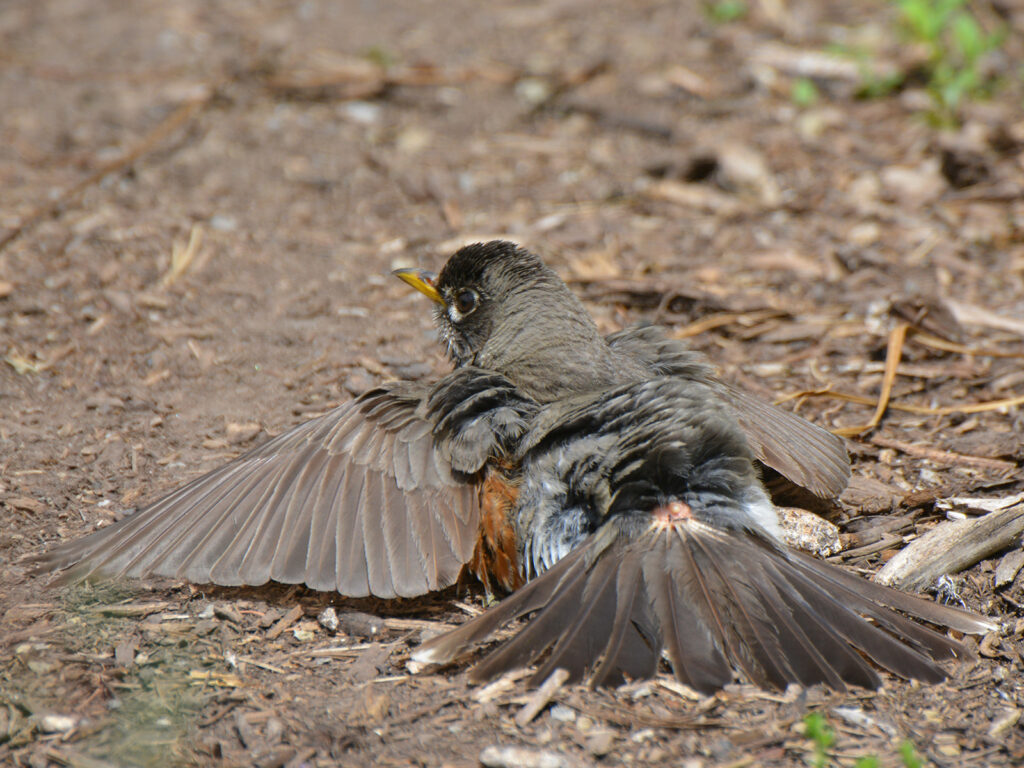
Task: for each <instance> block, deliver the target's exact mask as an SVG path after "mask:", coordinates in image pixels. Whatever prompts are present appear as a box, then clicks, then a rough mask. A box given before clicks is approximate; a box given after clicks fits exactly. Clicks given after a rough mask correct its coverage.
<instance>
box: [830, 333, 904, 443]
mask: <svg viewBox="0 0 1024 768" xmlns="http://www.w3.org/2000/svg"><path fill="white" fill-rule="evenodd" d="M908 330H910V324H909V323H900V324H899V325H897V326H896V327H895V328H893V329H892V333H890V334H889V344H888V347H887V348H886V351H885V373H884V375H883V376H882V391H881V392H879V393H878V404H877V405H876V406H875V413H874V415H873V416H872V417H871V420H870V421H868V422H867V423H866V424H862V425H861V426H859V427H843V428H842V429H836V430H833V431H834V432H835V433H836V434H837V435H840V436H841V437H854V436H856V435H861V434H864V433H865V432H870V431H871V430H872V429H874V428H875V427H877V426H878V423H879V422H880V421H881V420H882V416H884V415H885V411H886V409H887V408H888V407H889V398H890V397H891V396H892V385H893V383H894V382H895V381H896V369H897V368H898V367H899V364H900V358H902V357H903V345H904V343H905V342H906V340H907V331H908Z"/></svg>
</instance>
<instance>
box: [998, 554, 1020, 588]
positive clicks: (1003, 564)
mask: <svg viewBox="0 0 1024 768" xmlns="http://www.w3.org/2000/svg"><path fill="white" fill-rule="evenodd" d="M1022 566H1024V549H1017V550H1014V551H1013V552H1008V553H1007V554H1005V555H1003V558H1002V560H1000V561H999V565H997V566H996V575H995V586H997V587H1005V586H1006V585H1007V584H1009V583H1010V582H1012V581H1013V580H1014V579H1015V578H1017V574H1018V573H1019V572H1020V569H1021V567H1022Z"/></svg>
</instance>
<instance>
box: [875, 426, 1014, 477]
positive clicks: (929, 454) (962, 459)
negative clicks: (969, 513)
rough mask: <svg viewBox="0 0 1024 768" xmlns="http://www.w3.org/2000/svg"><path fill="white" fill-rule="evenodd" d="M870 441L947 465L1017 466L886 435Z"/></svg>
mask: <svg viewBox="0 0 1024 768" xmlns="http://www.w3.org/2000/svg"><path fill="white" fill-rule="evenodd" d="M871 442H872V443H874V444H875V445H878V446H881V447H882V448H894V449H896V450H897V451H900V452H902V453H905V454H907V455H908V456H917V457H919V458H922V459H930V460H931V461H934V462H935V463H937V464H946V465H948V466H967V467H978V468H979V469H991V470H994V471H998V472H1006V471H1012V470H1014V469H1016V468H1017V462H1015V461H1006V460H1004V459H990V458H987V457H985V456H967V455H964V454H962V453H951V452H949V451H940V450H938V449H937V448H928V447H926V446H923V445H914V444H913V443H905V442H903V441H902V440H892V439H890V438H888V437H881V436H879V435H876V436H874V437H872V438H871Z"/></svg>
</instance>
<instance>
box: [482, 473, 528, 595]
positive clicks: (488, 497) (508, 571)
mask: <svg viewBox="0 0 1024 768" xmlns="http://www.w3.org/2000/svg"><path fill="white" fill-rule="evenodd" d="M486 472H487V475H486V477H485V478H484V481H483V483H481V485H480V512H481V520H480V539H479V541H477V544H476V550H474V552H473V558H472V560H470V562H469V569H470V570H471V571H472V572H473V573H474V574H475V575H476V577H477V578H478V579H480V581H481V582H482V583H483V585H484V587H485V588H486V589H487V590H488V591H497V590H496V588H500V589H501V590H504V591H506V592H512V591H514V590H516V589H518V588H519V587H521V586H522V584H523V576H522V572H521V570H520V568H519V558H518V553H517V550H518V548H517V547H516V534H515V527H514V526H513V524H512V509H513V507H514V506H515V503H516V499H517V498H518V496H519V488H518V487H517V486H516V485H515V484H514V483H512V482H511V481H510V480H509V479H508V477H507V476H506V474H505V473H504V472H502V470H501V469H498V468H494V467H489V468H488V469H487V470H486Z"/></svg>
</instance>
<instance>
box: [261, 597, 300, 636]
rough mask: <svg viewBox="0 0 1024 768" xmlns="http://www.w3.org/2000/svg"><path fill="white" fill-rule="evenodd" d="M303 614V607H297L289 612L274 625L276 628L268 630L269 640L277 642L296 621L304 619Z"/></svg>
mask: <svg viewBox="0 0 1024 768" xmlns="http://www.w3.org/2000/svg"><path fill="white" fill-rule="evenodd" d="M302 614H303V609H302V606H301V605H296V606H295V607H294V608H292V609H291V610H290V611H288V613H286V614H285V615H284V616H282V617H281V618H280V619H279V620H278V621H277V623H276V624H274V626H272V627H271V628H270V629H268V630H267V639H268V640H276V639H277V638H278V637H280V636H281V633H282V632H284V631H285V630H286V629H288V627H290V626H291V625H292V624H294V623H295V622H296V621H298V620H299V619H300V618H302Z"/></svg>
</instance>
